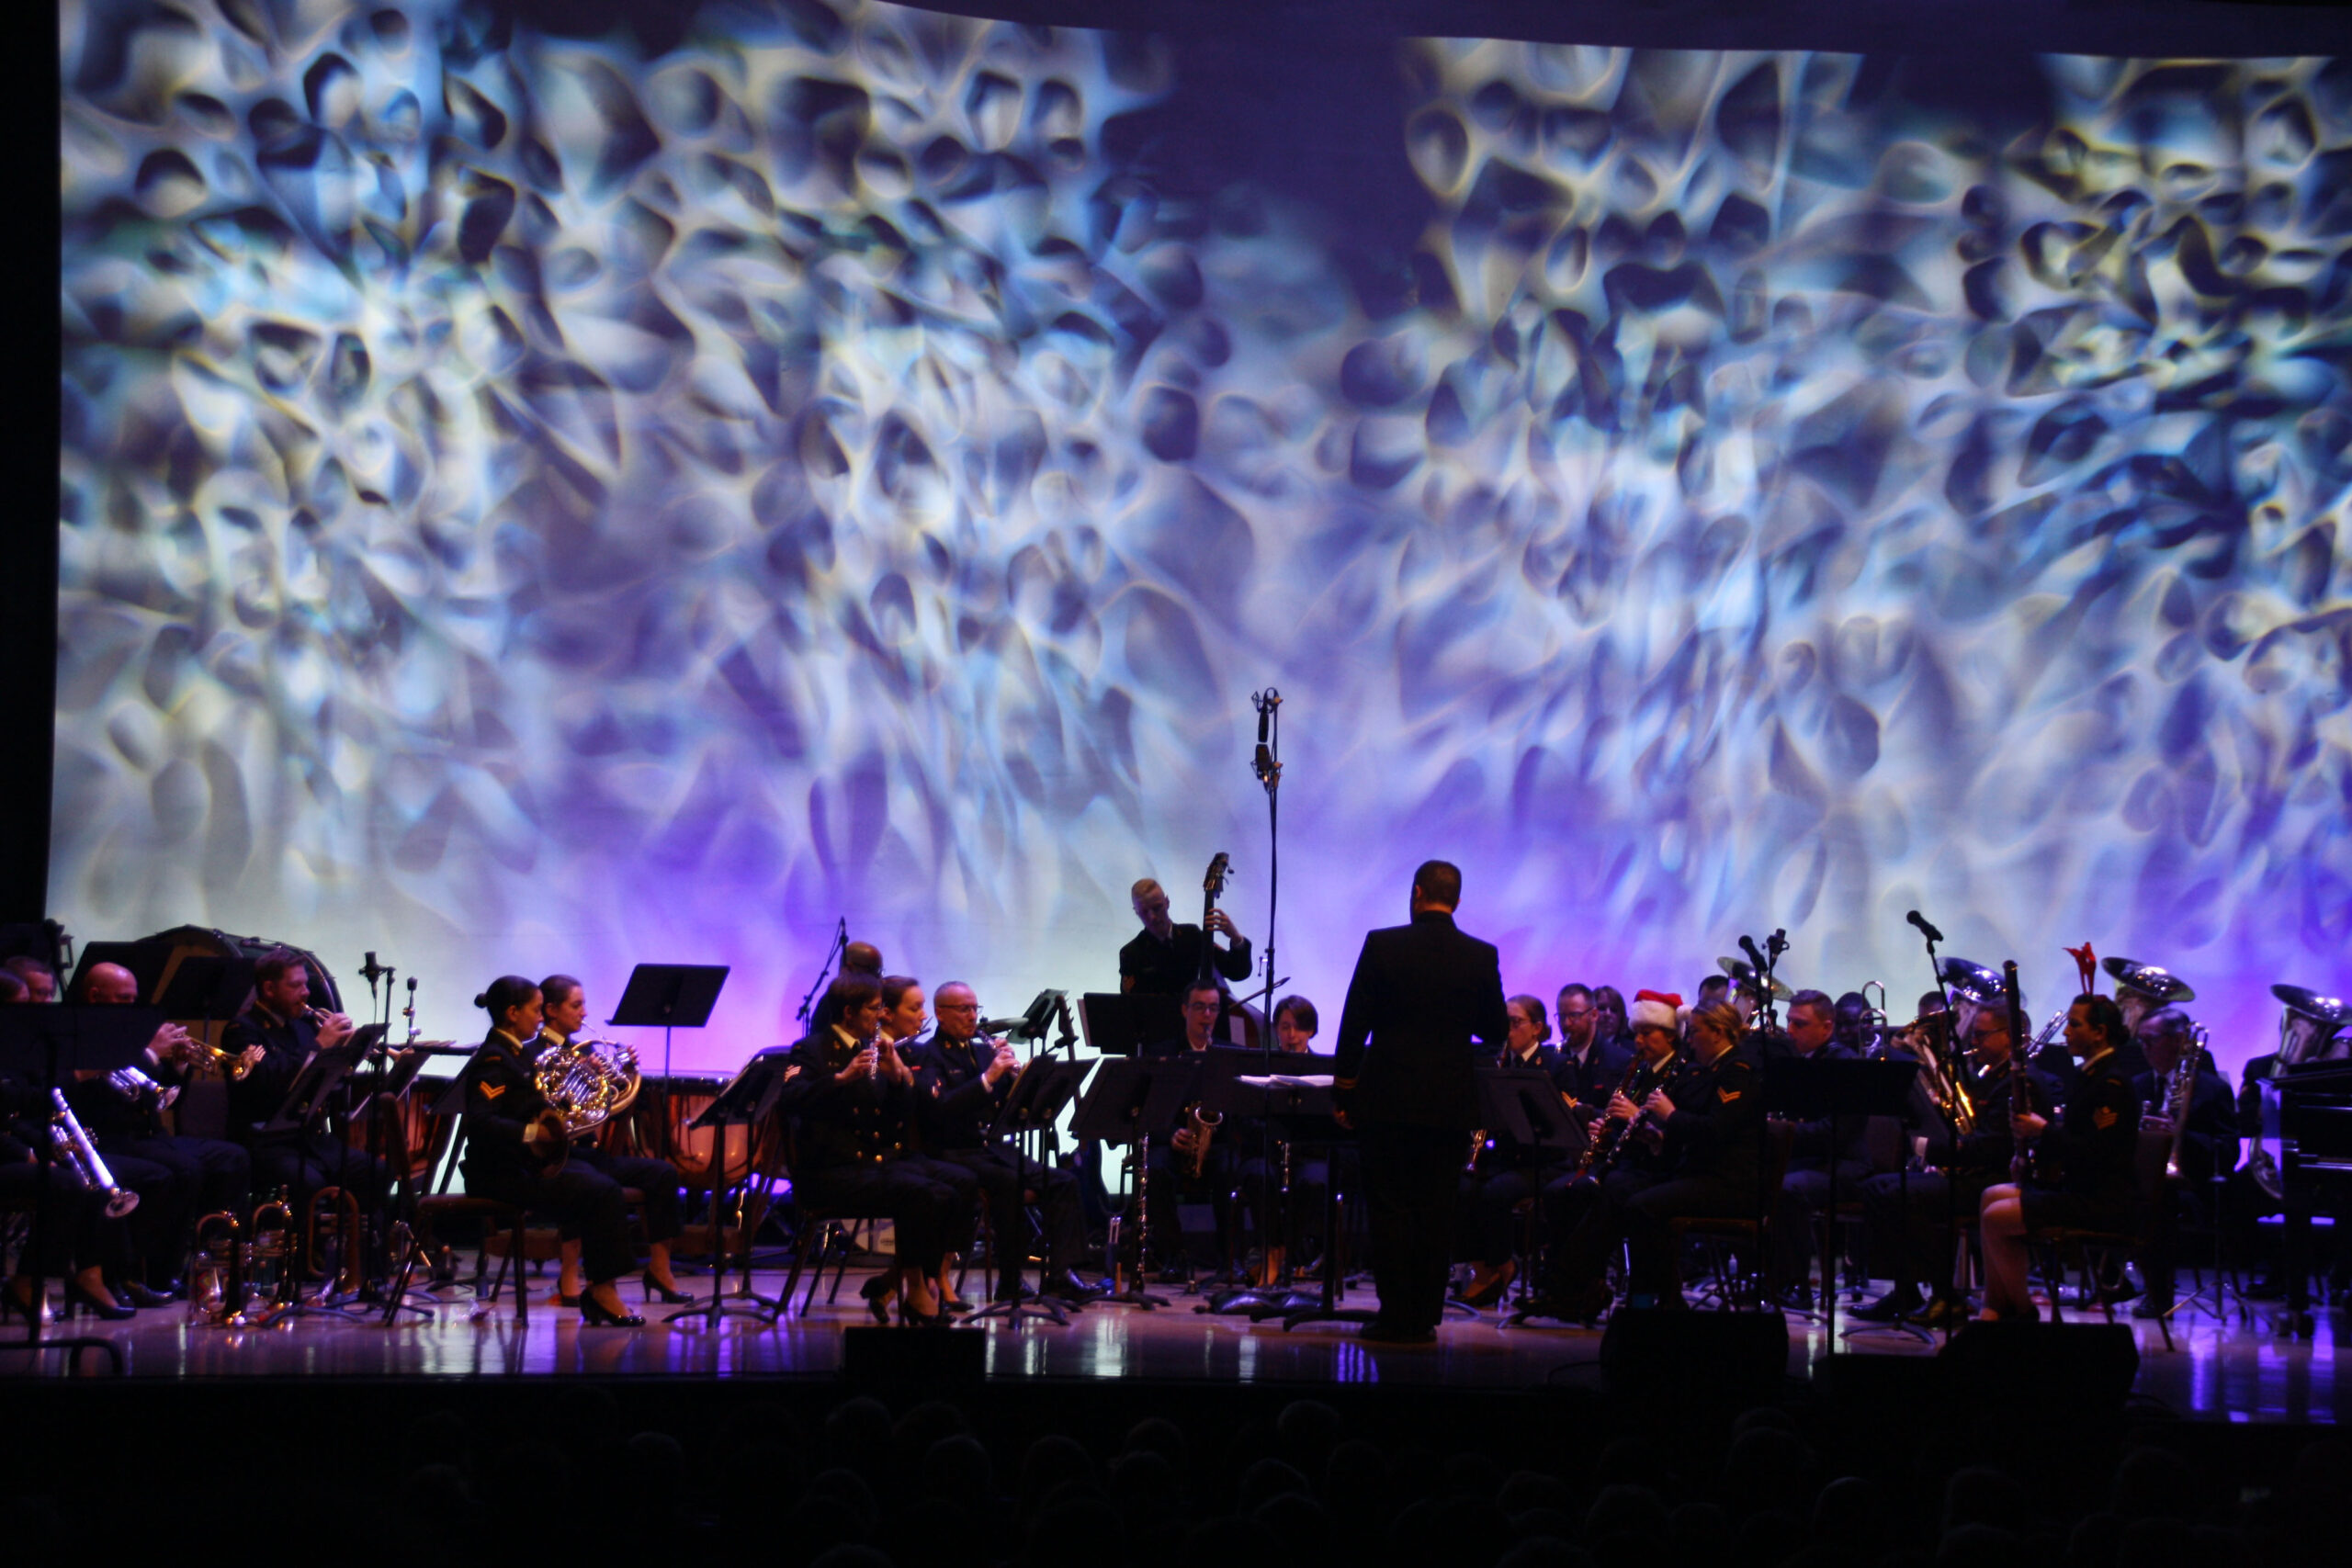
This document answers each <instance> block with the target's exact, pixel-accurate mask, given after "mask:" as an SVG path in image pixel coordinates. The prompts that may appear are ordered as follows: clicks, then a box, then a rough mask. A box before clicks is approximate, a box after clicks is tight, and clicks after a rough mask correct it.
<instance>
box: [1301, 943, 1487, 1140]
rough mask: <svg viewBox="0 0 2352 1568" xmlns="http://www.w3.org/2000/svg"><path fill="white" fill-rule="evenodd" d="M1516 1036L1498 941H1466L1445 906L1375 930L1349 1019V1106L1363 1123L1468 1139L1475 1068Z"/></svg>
mask: <svg viewBox="0 0 2352 1568" xmlns="http://www.w3.org/2000/svg"><path fill="white" fill-rule="evenodd" d="M1509 1033H1510V1020H1509V1019H1508V1018H1506V1017H1505V1016H1504V1013H1503V982H1502V967H1501V964H1500V961H1499V960H1498V958H1497V957H1496V954H1495V949H1494V944H1493V943H1491V942H1480V941H1479V940H1478V939H1477V938H1476V937H1474V936H1467V935H1464V933H1463V932H1462V931H1459V930H1458V929H1456V928H1455V926H1454V923H1453V916H1452V915H1450V914H1447V913H1446V912H1444V911H1443V910H1442V909H1424V910H1421V911H1419V913H1417V914H1415V915H1414V917H1413V923H1412V924H1411V925H1409V926H1391V927H1389V928H1387V929H1386V930H1385V931H1370V932H1367V933H1366V934H1365V936H1364V939H1363V952H1362V953H1359V954H1358V955H1357V956H1356V972H1355V976H1354V978H1352V979H1351V980H1350V981H1349V982H1348V999H1347V1004H1346V1006H1345V1007H1344V1008H1343V1009H1342V1010H1340V1033H1339V1047H1338V1050H1337V1051H1336V1053H1335V1054H1334V1055H1335V1060H1334V1062H1333V1064H1332V1072H1333V1074H1334V1076H1336V1077H1338V1079H1339V1081H1340V1085H1341V1089H1340V1097H1339V1098H1340V1106H1341V1109H1343V1110H1345V1111H1347V1112H1348V1113H1349V1114H1350V1115H1351V1117H1354V1118H1355V1119H1356V1120H1358V1121H1361V1122H1389V1123H1393V1124H1397V1125H1402V1126H1413V1127H1434V1128H1444V1129H1447V1130H1450V1131H1456V1132H1462V1133H1467V1132H1469V1131H1470V1129H1471V1128H1473V1127H1476V1126H1477V1125H1478V1091H1477V1085H1476V1079H1475V1078H1474V1077H1472V1074H1471V1064H1472V1063H1473V1062H1474V1061H1475V1060H1477V1059H1479V1058H1480V1057H1483V1058H1485V1059H1486V1060H1488V1061H1492V1060H1493V1059H1494V1057H1495V1054H1496V1053H1497V1052H1498V1051H1500V1050H1502V1049H1503V1041H1504V1037H1505V1036H1506V1035H1508V1034H1509ZM1474 1039H1475V1040H1476V1041H1477V1042H1478V1043H1479V1044H1478V1046H1475V1047H1474V1046H1473V1045H1472V1043H1471V1042H1472V1041H1473V1040H1474ZM1351 1081H1352V1082H1353V1084H1354V1086H1355V1087H1354V1088H1353V1089H1349V1088H1347V1087H1345V1086H1346V1085H1348V1084H1349V1083H1350V1082H1351Z"/></svg>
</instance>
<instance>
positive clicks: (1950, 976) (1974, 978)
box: [1937, 957, 2009, 1007]
mask: <svg viewBox="0 0 2352 1568" xmlns="http://www.w3.org/2000/svg"><path fill="white" fill-rule="evenodd" d="M1937 973H1938V974H1939V975H1941V976H1943V982H1944V984H1945V985H1947V986H1949V987H1951V988H1952V989H1953V990H1955V991H1958V992H1959V993H1960V994H1961V995H1962V996H1963V997H1966V998H1968V999H1969V1000H1970V1001H1972V1002H1974V1003H1975V1004H1976V1005H1977V1006H1979V1007H1983V1006H1985V1004H1986V1003H1988V1002H1990V1001H1992V1000H1993V999H1994V998H1996V997H2006V996H2007V995H2008V994H2009V987H2008V982H2007V981H2006V980H2004V979H2002V978H2001V972H2000V971H1999V970H1998V969H1987V968H1985V965H1983V964H1978V963H1975V962H1973V961H1972V960H1970V959H1966V958H1960V957H1951V958H1947V959H1945V960H1944V961H1943V962H1942V963H1941V964H1939V965H1937Z"/></svg>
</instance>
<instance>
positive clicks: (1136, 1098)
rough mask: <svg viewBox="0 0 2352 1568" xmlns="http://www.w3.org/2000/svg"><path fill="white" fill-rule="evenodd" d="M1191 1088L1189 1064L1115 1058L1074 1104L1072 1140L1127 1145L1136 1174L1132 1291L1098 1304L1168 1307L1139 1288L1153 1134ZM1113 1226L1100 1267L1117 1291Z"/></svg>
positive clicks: (1147, 1245) (1147, 1248) (1147, 1233)
mask: <svg viewBox="0 0 2352 1568" xmlns="http://www.w3.org/2000/svg"><path fill="white" fill-rule="evenodd" d="M1192 1085H1193V1064H1192V1063H1190V1062H1181V1061H1174V1060H1170V1059H1168V1058H1164V1057H1163V1058H1159V1059H1147V1058H1144V1057H1140V1056H1126V1057H1115V1058H1111V1059H1107V1060H1105V1061H1104V1062H1103V1070H1102V1071H1101V1072H1099V1073H1097V1074H1096V1075H1095V1076H1094V1083H1093V1086H1092V1087H1091V1088H1090V1089H1088V1090H1087V1091H1086V1094H1085V1096H1084V1098H1082V1099H1081V1100H1079V1102H1078V1114H1077V1116H1076V1118H1075V1119H1074V1120H1073V1121H1072V1122H1071V1124H1070V1134H1071V1135H1072V1136H1073V1137H1077V1138H1081V1139H1092V1140H1094V1141H1095V1142H1097V1143H1104V1144H1125V1145H1130V1147H1131V1149H1132V1152H1131V1153H1130V1154H1129V1156H1128V1158H1129V1160H1130V1161H1131V1162H1132V1163H1133V1168H1134V1170H1135V1173H1136V1179H1135V1181H1134V1182H1132V1183H1130V1190H1132V1192H1133V1193H1134V1195H1135V1198H1136V1225H1137V1227H1138V1234H1137V1235H1136V1279H1135V1282H1134V1284H1133V1285H1132V1286H1131V1287H1129V1288H1127V1289H1125V1290H1118V1291H1114V1292H1112V1293H1111V1294H1109V1295H1106V1296H1104V1297H1103V1302H1104V1303H1110V1304H1117V1305H1125V1306H1139V1307H1143V1308H1146V1309H1147V1310H1148V1309H1149V1308H1152V1307H1164V1306H1166V1305H1168V1304H1169V1303H1168V1298H1167V1297H1165V1296H1155V1295H1153V1294H1152V1293H1151V1292H1148V1291H1147V1290H1145V1289H1144V1288H1143V1271H1144V1268H1145V1266H1146V1265H1147V1264H1148V1261H1149V1259H1150V1252H1151V1222H1150V1221H1149V1220H1148V1219H1147V1218H1146V1217H1145V1209H1146V1201H1147V1200H1148V1196H1149V1193H1148V1187H1149V1185H1150V1181H1151V1168H1150V1160H1151V1130H1152V1129H1153V1128H1155V1127H1164V1126H1166V1125H1167V1124H1168V1123H1169V1122H1173V1121H1174V1120H1175V1119H1176V1112H1177V1111H1180V1110H1182V1108H1183V1105H1184V1101H1185V1100H1187V1099H1189V1098H1191V1096H1190V1093H1189V1091H1190V1089H1192ZM1111 1224H1112V1235H1111V1237H1110V1239H1109V1240H1108V1241H1107V1243H1106V1244H1105V1246H1104V1248H1103V1250H1104V1252H1105V1254H1106V1256H1105V1258H1104V1259H1103V1261H1104V1262H1105V1263H1106V1264H1108V1265H1109V1267H1108V1268H1107V1269H1105V1270H1104V1272H1105V1273H1106V1274H1107V1275H1108V1276H1109V1278H1110V1280H1111V1281H1112V1283H1113V1284H1114V1285H1115V1284H1117V1282H1118V1280H1119V1258H1118V1255H1119V1240H1120V1238H1119V1236H1118V1235H1117V1231H1118V1216H1117V1215H1115V1214H1114V1215H1113V1216H1112V1222H1111Z"/></svg>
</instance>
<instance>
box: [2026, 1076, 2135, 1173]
mask: <svg viewBox="0 0 2352 1568" xmlns="http://www.w3.org/2000/svg"><path fill="white" fill-rule="evenodd" d="M2036 1144H2037V1146H2036V1148H2035V1149H2034V1156H2033V1157H2034V1173H2033V1179H2034V1183H2035V1185H2037V1186H2041V1187H2049V1188H2056V1189H2061V1190H2065V1191H2068V1192H2074V1193H2079V1194H2081V1195H2082V1196H2084V1197H2087V1198H2094V1199H2097V1200H2098V1201H2101V1202H2130V1201H2132V1200H2133V1199H2135V1198H2137V1197H2138V1195H2139V1190H2138V1189H2139V1182H2138V1177H2137V1172H2136V1170H2135V1167H2136V1165H2137V1163H2138V1156H2139V1150H2140V1096H2139V1094H2138V1092H2137V1091H2136V1090H2134V1089H2132V1087H2131V1079H2130V1078H2129V1077H2126V1076H2125V1075H2124V1072H2123V1070H2122V1068H2121V1066H2120V1065H2119V1064H2118V1063H2117V1061H2116V1053H2115V1052H2113V1051H2104V1052H2101V1053H2100V1054H2099V1055H2096V1056H2093V1057H2092V1058H2091V1059H2090V1060H2088V1061H2086V1062H2085V1063H2084V1064H2083V1065H2082V1066H2081V1068H2080V1069H2079V1070H2078V1071H2077V1072H2076V1073H2075V1081H2074V1083H2073V1084H2072V1085H2071V1086H2070V1087H2069V1088H2068V1089H2067V1090H2066V1100H2065V1106H2064V1109H2063V1110H2062V1111H2060V1112H2059V1114H2058V1120H2057V1121H2056V1122H2053V1123H2052V1125H2051V1127H2050V1129H2049V1130H2048V1131H2047V1132H2045V1133H2043V1134H2042V1135H2041V1137H2040V1138H2039V1139H2037V1140H2036Z"/></svg>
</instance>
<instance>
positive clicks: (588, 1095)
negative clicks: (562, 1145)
mask: <svg viewBox="0 0 2352 1568" xmlns="http://www.w3.org/2000/svg"><path fill="white" fill-rule="evenodd" d="M642 1083H643V1079H642V1078H641V1077H639V1073H638V1070H637V1053H636V1052H635V1051H632V1050H631V1049H629V1048H628V1046H626V1045H621V1044H616V1043H614V1042H612V1041H610V1040H591V1039H588V1038H586V1037H584V1036H582V1037H581V1038H578V1039H573V1040H567V1041H565V1042H564V1043H562V1044H560V1045H551V1046H548V1048H547V1049H546V1050H544V1051H541V1052H540V1053H539V1055H538V1056H537V1059H536V1060H535V1061H533V1062H532V1064H531V1084H532V1087H533V1088H535V1089H537V1090H538V1091H539V1098H540V1099H542V1100H546V1101H547V1102H548V1109H550V1110H552V1111H555V1113H556V1114H557V1115H559V1116H560V1117H562V1118H563V1131H564V1136H565V1137H566V1138H576V1137H578V1136H580V1134H582V1133H585V1132H589V1131H591V1130H593V1129H594V1128H597V1127H601V1126H603V1125H604V1124H605V1122H606V1121H608V1120H609V1119H611V1118H612V1117H615V1116H617V1115H619V1114H620V1113H621V1112H622V1111H626V1110H628V1108H629V1106H630V1104H631V1103H632V1102H634V1101H635V1100H636V1099H637V1091H638V1089H639V1088H640V1087H641V1086H642Z"/></svg>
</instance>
